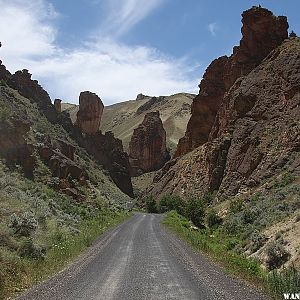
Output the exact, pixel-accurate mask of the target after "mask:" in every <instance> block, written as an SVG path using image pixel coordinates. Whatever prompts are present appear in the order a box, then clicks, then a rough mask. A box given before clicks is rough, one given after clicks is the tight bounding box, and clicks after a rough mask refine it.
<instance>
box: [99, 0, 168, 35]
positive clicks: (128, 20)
mask: <svg viewBox="0 0 300 300" xmlns="http://www.w3.org/2000/svg"><path fill="white" fill-rule="evenodd" d="M106 1H109V5H108V18H107V19H106V20H105V23H106V24H105V25H104V28H105V29H106V31H108V32H113V33H114V34H115V35H117V36H118V35H121V34H123V33H126V32H128V31H129V30H130V29H131V28H132V27H133V26H135V25H136V24H137V23H139V22H140V21H142V20H143V19H144V18H146V17H147V16H148V15H149V14H150V13H151V12H152V11H154V10H155V9H156V8H158V7H159V6H161V5H162V4H163V3H164V2H165V1H166V0H106Z"/></svg>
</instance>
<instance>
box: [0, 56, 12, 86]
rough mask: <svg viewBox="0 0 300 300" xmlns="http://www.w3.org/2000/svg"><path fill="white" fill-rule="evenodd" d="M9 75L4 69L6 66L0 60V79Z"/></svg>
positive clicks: (5, 78)
mask: <svg viewBox="0 0 300 300" xmlns="http://www.w3.org/2000/svg"><path fill="white" fill-rule="evenodd" d="M10 76H11V74H10V72H9V71H7V70H6V67H5V66H4V65H3V64H2V60H0V80H3V81H6V80H7V79H8V78H10Z"/></svg>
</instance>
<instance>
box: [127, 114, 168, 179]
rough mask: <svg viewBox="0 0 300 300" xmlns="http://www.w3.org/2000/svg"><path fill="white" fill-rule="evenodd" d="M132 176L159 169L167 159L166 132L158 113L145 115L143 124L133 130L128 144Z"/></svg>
mask: <svg viewBox="0 0 300 300" xmlns="http://www.w3.org/2000/svg"><path fill="white" fill-rule="evenodd" d="M129 159H130V164H131V168H132V175H133V176H137V175H141V174H143V173H146V172H151V171H156V170H158V169H160V168H161V167H162V166H163V165H164V164H165V163H166V162H167V160H168V159H169V154H168V152H167V149H166V131H165V129H164V127H163V123H162V121H161V119H160V116H159V112H158V111H156V112H150V113H147V114H146V115H145V118H144V120H143V122H142V123H141V124H140V125H139V126H138V127H137V128H136V129H134V132H133V135H132V137H131V141H130V143H129Z"/></svg>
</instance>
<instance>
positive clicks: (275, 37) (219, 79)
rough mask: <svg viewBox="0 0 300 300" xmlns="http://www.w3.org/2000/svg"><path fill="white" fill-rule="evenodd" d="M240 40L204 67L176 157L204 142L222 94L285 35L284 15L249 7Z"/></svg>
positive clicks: (243, 19) (286, 33) (285, 23)
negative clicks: (226, 53) (230, 52)
mask: <svg viewBox="0 0 300 300" xmlns="http://www.w3.org/2000/svg"><path fill="white" fill-rule="evenodd" d="M242 23H243V27H242V39H241V41H240V45H239V46H237V47H234V48H233V54H232V55H231V56H230V57H227V56H222V57H220V58H218V59H216V60H214V61H213V62H212V63H211V64H210V66H209V67H208V68H207V70H206V72H205V74H204V76H203V79H202V81H201V83H200V85H199V87H200V92H199V95H198V96H197V97H196V98H195V99H194V101H193V104H192V116H191V118H190V120H189V122H188V125H187V130H186V133H185V136H184V137H183V138H182V139H181V140H180V141H179V144H178V147H177V150H176V153H175V157H179V156H181V155H183V154H186V153H188V152H189V151H191V150H193V149H195V148H196V147H198V146H200V145H202V144H204V143H205V142H207V141H208V137H209V134H210V132H211V129H212V126H213V124H214V121H215V117H216V114H217V112H218V110H219V108H220V105H221V103H222V100H223V98H224V95H225V93H226V92H227V91H228V90H229V89H230V88H231V87H232V85H233V84H234V82H235V81H236V80H237V79H238V78H239V77H241V76H246V75H247V74H248V73H249V72H250V71H251V70H253V69H254V68H255V67H256V66H258V65H259V64H260V62H261V61H262V60H263V59H264V58H265V57H266V56H267V55H268V54H269V53H270V52H271V51H272V50H273V49H275V48H276V47H277V46H279V45H280V44H281V43H282V42H283V40H284V39H286V38H287V36H288V32H287V29H288V23H287V19H286V17H276V16H274V15H273V14H272V12H270V11H269V10H267V9H265V8H260V7H252V8H251V9H249V10H247V11H245V12H244V13H243V14H242Z"/></svg>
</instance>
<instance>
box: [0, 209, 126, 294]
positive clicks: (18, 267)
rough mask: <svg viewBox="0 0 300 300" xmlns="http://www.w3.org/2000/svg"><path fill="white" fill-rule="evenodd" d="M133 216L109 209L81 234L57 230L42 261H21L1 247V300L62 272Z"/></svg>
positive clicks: (87, 223)
mask: <svg viewBox="0 0 300 300" xmlns="http://www.w3.org/2000/svg"><path fill="white" fill-rule="evenodd" d="M129 216H130V214H129V213H127V212H125V211H120V212H111V211H109V210H106V211H102V212H101V213H99V214H98V215H97V216H96V217H94V218H92V219H90V220H84V221H82V222H81V224H80V226H79V227H78V229H79V231H78V233H76V234H74V235H72V234H70V233H66V232H64V231H63V230H57V231H56V232H54V233H53V235H52V241H53V244H52V246H51V248H50V249H49V250H48V251H47V254H46V255H45V256H44V257H43V258H41V259H38V260H35V259H29V258H21V257H19V256H17V255H14V254H13V253H12V252H7V251H5V249H1V248H0V266H1V271H0V282H1V283H0V299H5V298H6V297H9V296H11V295H13V294H15V293H16V292H19V291H22V290H24V289H25V288H28V287H30V286H32V285H34V284H36V283H38V282H40V281H42V280H45V279H46V278H48V277H50V276H52V275H54V274H55V273H57V272H58V271H60V270H62V269H63V268H64V267H65V266H66V265H67V264H68V263H69V262H71V261H72V260H73V259H74V258H75V257H76V256H78V255H79V254H80V253H82V252H83V251H84V250H85V249H86V248H87V247H89V246H90V245H91V244H92V243H93V242H94V241H95V240H96V239H97V238H98V237H99V236H100V235H101V234H102V233H103V232H104V231H106V230H107V229H109V228H112V227H114V226H116V225H117V224H119V223H121V222H123V221H124V220H125V219H126V218H128V217H129ZM1 250H2V251H1Z"/></svg>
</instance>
